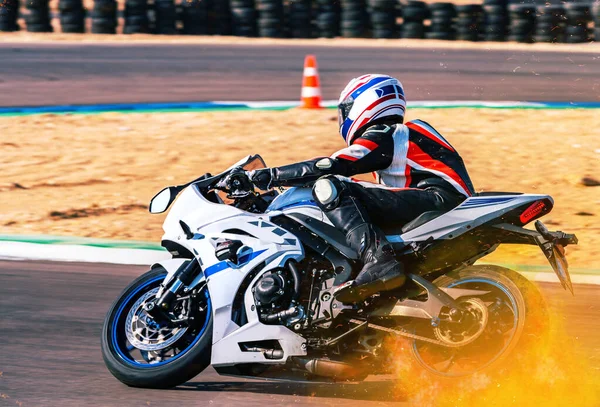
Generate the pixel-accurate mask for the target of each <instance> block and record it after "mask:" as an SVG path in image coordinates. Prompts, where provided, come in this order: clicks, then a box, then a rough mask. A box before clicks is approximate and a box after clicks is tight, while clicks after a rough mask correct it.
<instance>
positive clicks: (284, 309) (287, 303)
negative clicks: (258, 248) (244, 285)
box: [252, 269, 304, 325]
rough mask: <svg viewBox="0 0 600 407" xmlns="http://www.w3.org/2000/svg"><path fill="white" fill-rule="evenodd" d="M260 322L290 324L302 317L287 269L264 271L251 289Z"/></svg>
mask: <svg viewBox="0 0 600 407" xmlns="http://www.w3.org/2000/svg"><path fill="white" fill-rule="evenodd" d="M252 293H253V294H254V302H255V304H256V307H257V311H258V315H259V318H260V320H261V322H263V323H266V324H286V325H289V324H292V323H297V322H298V321H299V320H300V319H302V318H303V317H304V310H303V308H302V306H300V305H297V304H295V302H294V294H295V289H294V276H293V275H292V272H291V271H290V270H287V269H278V270H274V271H271V272H269V273H265V274H264V275H263V276H262V277H261V278H260V279H259V280H258V281H257V282H256V284H255V286H254V288H253V289H252Z"/></svg>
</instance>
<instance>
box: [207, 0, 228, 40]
mask: <svg viewBox="0 0 600 407" xmlns="http://www.w3.org/2000/svg"><path fill="white" fill-rule="evenodd" d="M208 32H209V34H213V35H231V8H230V6H229V2H228V1H224V0H211V1H209V6H208Z"/></svg>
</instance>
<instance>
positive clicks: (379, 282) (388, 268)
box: [334, 223, 406, 303]
mask: <svg viewBox="0 0 600 407" xmlns="http://www.w3.org/2000/svg"><path fill="white" fill-rule="evenodd" d="M346 241H347V242H348V245H349V246H350V247H352V248H353V249H354V250H356V251H357V252H358V253H359V255H360V259H361V260H362V263H363V268H362V270H361V271H360V273H359V274H358V276H357V277H356V279H354V281H349V282H347V283H345V284H343V285H341V286H340V287H338V288H337V289H336V290H335V292H334V296H335V298H336V299H337V300H338V301H341V302H344V303H352V302H359V301H363V300H365V299H367V298H368V297H370V296H372V295H374V294H376V293H378V292H381V291H388V290H393V289H395V288H398V287H401V286H402V285H403V284H404V282H405V281H406V276H405V274H404V270H403V269H404V267H403V266H402V264H401V263H399V262H398V261H397V260H396V258H395V257H394V251H393V249H392V246H391V245H390V243H389V242H388V241H387V239H386V238H385V235H384V234H383V232H382V231H381V230H379V228H377V227H376V226H374V225H372V224H370V223H362V224H360V225H358V226H356V227H355V228H354V229H352V230H351V231H350V232H349V233H348V234H347V236H346Z"/></svg>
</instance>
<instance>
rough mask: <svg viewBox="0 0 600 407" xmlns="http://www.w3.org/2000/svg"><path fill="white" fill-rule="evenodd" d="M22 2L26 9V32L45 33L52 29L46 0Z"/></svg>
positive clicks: (26, 0)
mask: <svg viewBox="0 0 600 407" xmlns="http://www.w3.org/2000/svg"><path fill="white" fill-rule="evenodd" d="M24 4H25V8H26V9H27V11H28V13H27V14H25V24H26V26H27V31H28V32H31V33H46V32H52V31H53V29H52V25H51V24H50V8H49V7H48V0H25V3H24Z"/></svg>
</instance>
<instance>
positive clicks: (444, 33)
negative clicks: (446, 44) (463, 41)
mask: <svg viewBox="0 0 600 407" xmlns="http://www.w3.org/2000/svg"><path fill="white" fill-rule="evenodd" d="M429 12H430V14H431V24H430V25H429V30H428V31H427V32H426V33H425V38H427V39H432V40H454V39H456V30H455V28H454V21H455V19H456V7H455V6H454V4H452V3H432V4H430V5H429Z"/></svg>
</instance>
